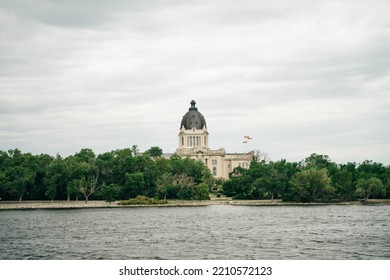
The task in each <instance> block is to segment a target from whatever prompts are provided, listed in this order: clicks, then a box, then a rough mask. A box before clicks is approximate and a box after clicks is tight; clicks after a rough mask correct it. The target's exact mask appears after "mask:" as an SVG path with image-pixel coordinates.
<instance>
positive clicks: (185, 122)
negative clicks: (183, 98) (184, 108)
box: [180, 100, 207, 129]
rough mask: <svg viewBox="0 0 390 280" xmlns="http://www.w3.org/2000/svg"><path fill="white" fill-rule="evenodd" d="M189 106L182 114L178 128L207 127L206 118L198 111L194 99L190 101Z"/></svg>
mask: <svg viewBox="0 0 390 280" xmlns="http://www.w3.org/2000/svg"><path fill="white" fill-rule="evenodd" d="M190 104H191V107H190V108H189V109H188V112H187V113H186V114H185V115H184V116H183V119H182V120H181V124H180V129H181V128H183V126H184V129H192V128H196V129H203V128H204V127H205V128H207V125H206V119H205V118H204V117H203V115H202V114H201V113H200V112H199V111H198V108H196V107H195V105H196V102H195V101H194V100H192V101H191V103H190Z"/></svg>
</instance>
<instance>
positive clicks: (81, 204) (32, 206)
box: [0, 199, 390, 210]
mask: <svg viewBox="0 0 390 280" xmlns="http://www.w3.org/2000/svg"><path fill="white" fill-rule="evenodd" d="M209 205H231V206H263V207H272V206H274V207H275V206H305V207H307V206H329V205H363V204H362V203H361V202H360V201H344V202H331V203H320V202H314V203H300V202H283V201H281V200H274V201H271V200H231V199H221V200H218V199H214V200H205V201H193V200H190V201H186V200H168V203H167V204H156V205H118V204H116V202H112V203H109V202H105V201H102V200H90V201H88V203H85V201H69V202H68V201H63V200H57V201H53V202H51V201H50V200H42V201H22V202H21V203H19V201H0V210H38V209H53V210H55V209H93V208H134V207H206V206H209ZM366 205H390V200H389V199H371V200H369V201H368V203H367V204H366Z"/></svg>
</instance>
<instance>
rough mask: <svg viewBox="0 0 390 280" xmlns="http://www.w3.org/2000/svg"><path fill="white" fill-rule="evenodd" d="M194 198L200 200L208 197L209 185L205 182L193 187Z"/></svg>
mask: <svg viewBox="0 0 390 280" xmlns="http://www.w3.org/2000/svg"><path fill="white" fill-rule="evenodd" d="M194 198H195V199H197V200H199V201H202V200H207V199H210V195H209V186H208V185H207V184H206V183H200V184H199V185H197V186H196V187H195V197H194Z"/></svg>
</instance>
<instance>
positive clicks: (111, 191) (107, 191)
mask: <svg viewBox="0 0 390 280" xmlns="http://www.w3.org/2000/svg"><path fill="white" fill-rule="evenodd" d="M99 192H100V195H101V196H102V197H103V199H104V200H105V201H106V202H109V203H111V202H113V201H115V200H117V199H118V197H119V195H120V193H121V186H119V185H116V184H110V185H106V184H103V186H102V187H101V188H100V190H99Z"/></svg>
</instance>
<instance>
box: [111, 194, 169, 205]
mask: <svg viewBox="0 0 390 280" xmlns="http://www.w3.org/2000/svg"><path fill="white" fill-rule="evenodd" d="M167 203H168V202H167V201H164V200H157V199H154V198H149V197H146V196H144V195H138V196H137V197H135V198H130V199H128V200H122V201H120V202H119V203H118V204H119V205H157V204H167Z"/></svg>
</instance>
